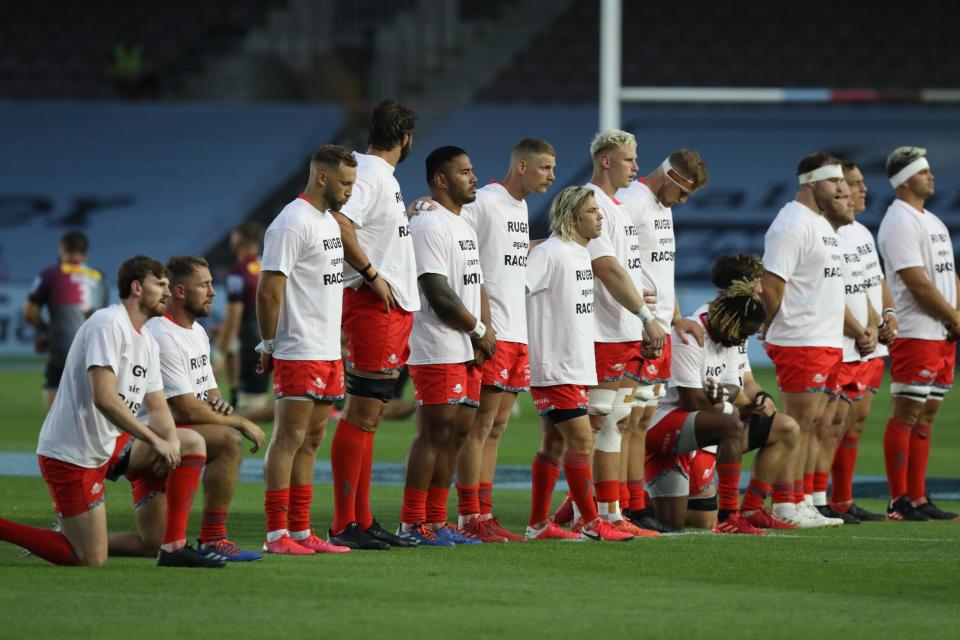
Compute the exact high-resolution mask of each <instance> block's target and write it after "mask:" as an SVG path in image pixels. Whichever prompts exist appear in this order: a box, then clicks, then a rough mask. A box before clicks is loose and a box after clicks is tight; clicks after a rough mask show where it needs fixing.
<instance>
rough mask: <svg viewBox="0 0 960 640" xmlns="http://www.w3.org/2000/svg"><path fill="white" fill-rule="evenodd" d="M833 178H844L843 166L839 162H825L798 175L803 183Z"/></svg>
mask: <svg viewBox="0 0 960 640" xmlns="http://www.w3.org/2000/svg"><path fill="white" fill-rule="evenodd" d="M832 178H840V179H841V180H843V167H841V166H840V165H838V164H825V165H823V166H822V167H818V168H816V169H814V170H813V171H807V172H806V173H801V174H800V175H799V176H797V180H798V181H799V182H800V184H801V185H804V184H810V183H811V182H819V181H821V180H830V179H832Z"/></svg>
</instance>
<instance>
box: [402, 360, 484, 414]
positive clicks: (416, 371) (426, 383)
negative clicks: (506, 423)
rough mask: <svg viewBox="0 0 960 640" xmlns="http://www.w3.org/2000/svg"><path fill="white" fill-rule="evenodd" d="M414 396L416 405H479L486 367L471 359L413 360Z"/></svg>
mask: <svg viewBox="0 0 960 640" xmlns="http://www.w3.org/2000/svg"><path fill="white" fill-rule="evenodd" d="M408 369H409V370H410V377H411V378H413V400H414V402H415V403H416V404H417V406H423V405H430V404H465V405H467V406H470V407H479V406H480V380H481V379H482V378H483V370H482V369H481V368H480V367H478V366H477V365H475V364H472V363H470V362H457V363H453V364H412V365H410V366H409V367H408Z"/></svg>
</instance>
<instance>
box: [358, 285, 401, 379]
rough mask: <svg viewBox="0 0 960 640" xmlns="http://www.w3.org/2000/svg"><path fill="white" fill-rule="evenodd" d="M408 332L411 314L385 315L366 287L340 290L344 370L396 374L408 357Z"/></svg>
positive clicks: (395, 312)
mask: <svg viewBox="0 0 960 640" xmlns="http://www.w3.org/2000/svg"><path fill="white" fill-rule="evenodd" d="M411 328H413V314H412V313H411V312H409V311H407V310H405V309H401V308H399V307H396V308H394V309H393V311H390V312H389V313H387V310H386V307H384V306H383V302H382V301H381V300H380V298H378V297H377V294H376V293H374V292H373V289H371V288H370V287H367V286H361V287H360V288H359V289H356V290H354V289H351V288H350V287H344V289H343V333H344V335H345V336H346V338H347V358H346V360H347V367H348V368H350V369H356V370H358V371H378V372H380V373H396V372H397V371H400V369H402V368H403V365H405V364H406V363H407V358H409V357H410V344H409V341H408V340H409V338H410V329H411Z"/></svg>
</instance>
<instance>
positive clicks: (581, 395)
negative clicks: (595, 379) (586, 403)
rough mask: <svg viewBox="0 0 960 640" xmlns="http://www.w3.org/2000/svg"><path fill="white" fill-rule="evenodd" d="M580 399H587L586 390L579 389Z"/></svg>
mask: <svg viewBox="0 0 960 640" xmlns="http://www.w3.org/2000/svg"><path fill="white" fill-rule="evenodd" d="M580 397H581V398H586V397H587V390H586V389H580Z"/></svg>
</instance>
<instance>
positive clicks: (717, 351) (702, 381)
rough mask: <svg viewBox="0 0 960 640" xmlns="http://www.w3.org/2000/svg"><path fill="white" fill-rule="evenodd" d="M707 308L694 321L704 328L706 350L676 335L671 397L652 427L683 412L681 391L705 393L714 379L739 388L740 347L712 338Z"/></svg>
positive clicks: (658, 411) (662, 404) (669, 385)
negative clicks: (678, 411) (667, 417)
mask: <svg viewBox="0 0 960 640" xmlns="http://www.w3.org/2000/svg"><path fill="white" fill-rule="evenodd" d="M706 314H707V305H703V306H701V307H700V308H699V309H697V310H696V311H694V312H693V315H691V316H690V319H691V320H693V321H694V322H699V323H700V324H701V326H702V327H703V328H704V331H703V346H702V347H701V346H700V345H699V344H697V341H696V340H690V344H685V343H684V342H683V339H682V338H681V337H680V335H679V334H677V332H676V331H672V334H673V335H672V336H671V338H670V339H671V341H672V342H671V343H670V344H671V347H670V349H671V352H670V381H669V382H667V395H666V396H665V397H664V398H663V400H661V401H660V403H659V404H658V405H657V409H656V411H655V412H654V414H653V419H652V420H651V421H650V424H656V423H657V422H659V421H660V420H661V419H662V418H663V417H664V416H665V415H667V414H668V413H670V412H671V411H673V410H674V409H679V408H680V392H679V391H677V389H678V388H679V387H684V388H686V389H705V388H706V386H707V378H713V379H714V380H716V381H717V382H718V383H720V384H724V385H733V386H735V387H739V386H740V385H741V384H742V382H741V377H740V363H741V360H742V358H741V355H740V347H738V346H737V347H725V346H723V345H722V344H720V343H718V342H714V340H713V339H712V338H711V337H710V334H709V333H708V332H707V330H706V328H707V320H706Z"/></svg>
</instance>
